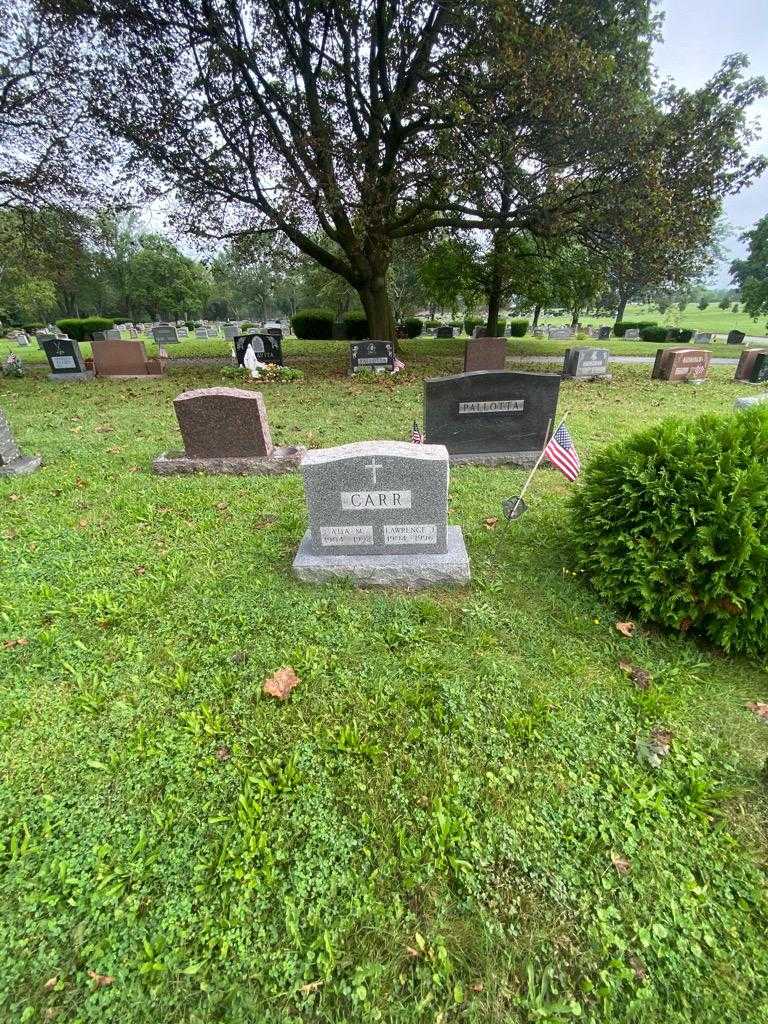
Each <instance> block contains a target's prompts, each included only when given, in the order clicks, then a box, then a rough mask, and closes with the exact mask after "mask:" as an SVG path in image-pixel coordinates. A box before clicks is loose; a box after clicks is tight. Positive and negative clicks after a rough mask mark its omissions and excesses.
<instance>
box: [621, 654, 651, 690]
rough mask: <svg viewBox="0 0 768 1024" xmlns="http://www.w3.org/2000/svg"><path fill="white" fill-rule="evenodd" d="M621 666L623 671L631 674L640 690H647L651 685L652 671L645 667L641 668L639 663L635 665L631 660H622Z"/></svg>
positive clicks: (630, 676)
mask: <svg viewBox="0 0 768 1024" xmlns="http://www.w3.org/2000/svg"><path fill="white" fill-rule="evenodd" d="M619 668H620V669H621V671H622V672H623V673H624V674H625V675H627V676H629V678H630V679H631V680H632V682H633V683H634V684H635V686H636V687H637V688H638V690H647V689H648V687H649V686H650V685H651V673H650V672H649V671H648V670H647V669H644V668H640V666H639V665H633V664H632V662H631V661H624V660H622V661H620V662H619Z"/></svg>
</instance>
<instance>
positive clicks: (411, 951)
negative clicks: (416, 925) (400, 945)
mask: <svg viewBox="0 0 768 1024" xmlns="http://www.w3.org/2000/svg"><path fill="white" fill-rule="evenodd" d="M405 951H406V953H407V954H408V956H412V957H415V958H418V957H420V956H421V953H420V952H419V951H418V949H414V948H413V946H406V947H405Z"/></svg>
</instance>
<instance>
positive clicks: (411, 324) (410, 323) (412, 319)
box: [403, 316, 424, 338]
mask: <svg viewBox="0 0 768 1024" xmlns="http://www.w3.org/2000/svg"><path fill="white" fill-rule="evenodd" d="M403 327H405V333H406V334H407V336H408V337H409V338H418V337H419V336H420V335H421V333H422V331H423V330H424V325H423V323H422V322H421V320H419V318H418V317H416V316H409V317H407V318H406V319H405V320H404V321H403Z"/></svg>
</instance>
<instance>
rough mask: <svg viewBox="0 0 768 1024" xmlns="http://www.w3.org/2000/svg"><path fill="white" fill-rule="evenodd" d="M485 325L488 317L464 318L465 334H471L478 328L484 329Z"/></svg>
mask: <svg viewBox="0 0 768 1024" xmlns="http://www.w3.org/2000/svg"><path fill="white" fill-rule="evenodd" d="M485 324H486V317H479V316H467V317H465V318H464V333H465V334H471V333H472V331H474V329H475V328H476V327H484V326H485Z"/></svg>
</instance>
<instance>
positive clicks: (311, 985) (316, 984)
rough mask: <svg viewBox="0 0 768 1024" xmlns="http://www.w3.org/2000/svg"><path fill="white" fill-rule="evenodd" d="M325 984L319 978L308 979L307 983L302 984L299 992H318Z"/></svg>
mask: <svg viewBox="0 0 768 1024" xmlns="http://www.w3.org/2000/svg"><path fill="white" fill-rule="evenodd" d="M323 984H325V983H324V982H323V980H322V979H318V981H308V982H307V983H306V985H302V986H301V988H300V989H299V992H304V993H305V994H307V993H309V992H317V990H318V989H319V988H320V986H321V985H323Z"/></svg>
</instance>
